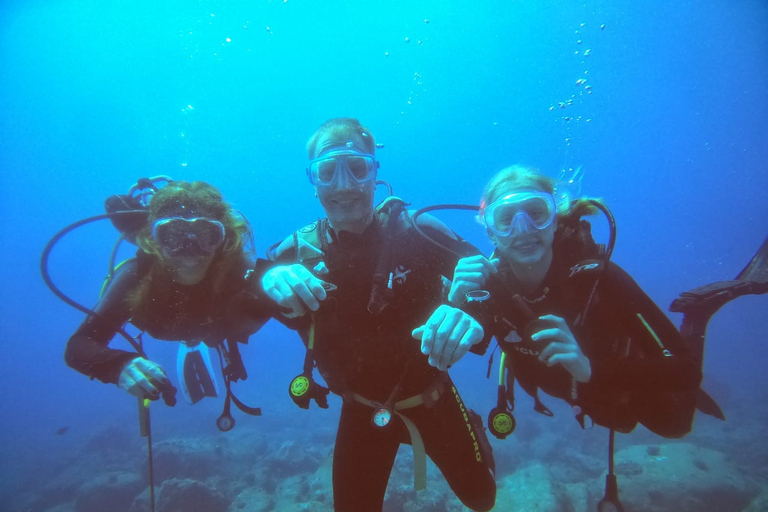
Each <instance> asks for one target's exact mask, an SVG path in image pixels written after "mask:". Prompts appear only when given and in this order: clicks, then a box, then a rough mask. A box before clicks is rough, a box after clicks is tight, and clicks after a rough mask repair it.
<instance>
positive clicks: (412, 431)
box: [350, 380, 444, 491]
mask: <svg viewBox="0 0 768 512" xmlns="http://www.w3.org/2000/svg"><path fill="white" fill-rule="evenodd" d="M441 383H442V380H441ZM443 389H444V388H443V387H442V386H440V385H437V386H430V387H429V388H427V390H426V391H425V392H424V393H420V394H418V395H413V396H411V397H408V398H404V399H403V400H400V401H398V402H395V406H394V409H395V410H394V413H395V414H397V416H398V417H399V418H400V419H401V420H403V423H404V424H405V427H406V428H407V429H408V435H409V436H410V438H411V448H413V490H414V491H423V490H424V489H426V488H427V451H426V449H425V448H424V441H423V440H422V439H421V434H420V433H419V429H418V427H417V426H416V424H415V423H414V422H413V421H411V420H410V419H409V418H408V417H406V416H405V415H404V414H401V413H400V411H404V410H406V409H411V408H413V407H417V406H419V405H422V404H424V403H425V402H426V401H431V402H433V403H434V402H436V401H437V400H438V399H439V398H440V395H441V394H442V390H443ZM350 396H351V397H352V398H353V399H354V400H355V401H356V402H359V403H361V404H363V405H367V406H368V407H372V408H374V409H375V408H378V407H381V404H380V403H378V402H374V401H373V400H368V399H367V398H365V397H364V396H362V395H358V394H357V393H352V394H351V395H350Z"/></svg>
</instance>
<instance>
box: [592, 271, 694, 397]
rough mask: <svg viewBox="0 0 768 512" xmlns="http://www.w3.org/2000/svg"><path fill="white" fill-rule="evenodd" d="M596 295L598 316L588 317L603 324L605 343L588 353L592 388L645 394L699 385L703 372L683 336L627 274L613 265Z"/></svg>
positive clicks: (599, 328)
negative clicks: (613, 387)
mask: <svg viewBox="0 0 768 512" xmlns="http://www.w3.org/2000/svg"><path fill="white" fill-rule="evenodd" d="M598 296H599V297H600V304H599V305H598V307H596V308H595V311H594V313H595V316H594V317H592V318H591V319H590V318H588V319H587V322H591V323H594V322H601V323H602V325H597V326H596V329H595V331H594V332H596V333H601V334H598V336H599V337H600V338H601V339H596V340H592V343H591V344H590V347H591V349H590V350H589V352H590V353H589V354H587V355H588V357H589V358H590V361H591V363H592V379H591V380H590V384H591V386H592V387H597V388H600V387H603V386H621V387H625V388H626V389H632V390H635V391H637V392H642V393H652V392H654V391H658V392H678V391H690V390H695V389H697V388H698V387H699V384H700V382H701V368H700V366H699V365H698V364H697V363H696V361H695V359H694V357H693V356H692V354H691V353H690V351H689V350H688V348H687V347H686V345H685V343H684V340H683V338H682V336H681V335H680V332H679V331H678V330H677V328H676V327H675V326H674V325H673V324H672V322H671V321H670V320H669V318H667V316H666V315H665V314H664V313H663V312H662V311H661V310H660V309H659V308H658V307H657V306H656V304H655V303H654V302H653V301H652V300H651V299H650V298H649V297H648V296H647V295H646V294H645V292H643V290H642V289H640V287H639V286H638V285H637V283H635V281H634V280H633V279H632V278H631V277H630V276H629V274H627V273H626V272H625V271H624V270H623V269H621V268H620V267H618V266H616V265H613V264H611V265H610V266H609V267H608V269H607V271H606V274H604V275H603V276H602V277H601V278H600V284H599V286H598ZM591 314H592V312H590V313H589V315H591ZM606 343H613V344H615V345H620V346H613V347H606V346H605V344H606ZM621 353H624V354H626V357H621V356H620V355H619V354H621Z"/></svg>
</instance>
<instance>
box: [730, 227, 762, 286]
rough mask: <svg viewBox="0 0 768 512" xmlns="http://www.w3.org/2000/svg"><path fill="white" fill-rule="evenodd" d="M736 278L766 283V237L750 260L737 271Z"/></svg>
mask: <svg viewBox="0 0 768 512" xmlns="http://www.w3.org/2000/svg"><path fill="white" fill-rule="evenodd" d="M736 279H737V280H739V281H750V282H753V283H763V284H765V283H768V237H765V241H764V242H763V245H761V246H760V249H758V250H757V252H756V253H755V255H754V256H753V257H752V261H750V262H749V263H748V264H747V266H746V267H744V270H742V271H741V272H739V275H737V276H736ZM762 293H765V291H763V292H762Z"/></svg>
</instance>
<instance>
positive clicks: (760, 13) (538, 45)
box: [0, 0, 768, 512]
mask: <svg viewBox="0 0 768 512" xmlns="http://www.w3.org/2000/svg"><path fill="white" fill-rule="evenodd" d="M338 116H351V117H357V118H359V119H360V120H361V122H362V123H363V124H364V125H365V126H367V127H368V128H369V129H370V130H371V132H372V133H373V134H374V136H375V138H376V141H377V142H379V143H382V144H384V145H385V147H384V148H383V149H381V150H379V151H378V153H377V156H378V158H379V160H380V162H381V169H380V172H379V178H380V179H384V180H387V181H388V182H389V183H390V184H391V185H392V186H393V188H394V192H395V194H397V195H399V196H400V197H402V198H404V199H405V200H406V201H408V202H410V203H411V204H412V207H413V208H420V207H422V206H427V205H432V204H438V203H464V204H477V203H478V201H479V198H480V194H481V192H482V188H483V186H484V184H485V182H486V181H487V180H488V178H490V176H492V175H493V174H494V173H495V172H496V171H498V170H499V169H501V168H502V167H505V166H507V165H510V164H513V163H522V164H527V165H532V166H535V167H538V168H540V169H542V170H544V171H546V172H547V173H548V174H550V175H552V176H554V177H558V176H561V174H562V175H563V176H564V179H565V180H570V181H572V183H571V184H570V189H571V192H572V194H585V195H590V196H597V197H602V198H604V199H605V201H606V202H607V204H608V205H609V207H610V208H611V209H612V211H613V214H614V215H615V217H616V221H617V225H618V236H617V244H616V249H615V251H614V254H613V260H614V261H615V262H617V263H618V264H620V265H621V266H623V267H624V268H625V269H627V270H628V271H629V272H630V273H631V274H632V275H633V277H634V278H635V279H636V280H637V282H638V283H639V284H640V285H641V286H642V287H643V288H644V289H645V291H646V292H647V293H648V294H649V295H650V296H651V297H652V298H653V299H654V300H655V301H656V302H657V304H659V306H660V307H661V308H662V309H664V310H665V311H666V310H667V307H668V305H669V304H670V302H671V301H672V300H673V299H674V298H675V297H677V295H678V294H679V293H680V292H683V291H685V290H688V289H691V288H693V287H696V286H700V285H704V284H707V283H710V282H713V281H720V280H728V279H732V278H733V277H734V276H736V274H738V273H739V271H740V270H741V269H742V268H743V267H744V266H745V265H746V264H747V262H748V261H749V260H750V258H751V257H752V255H753V254H754V252H755V250H757V248H758V247H759V246H760V244H761V243H762V242H763V240H764V239H765V237H766V235H768V164H767V163H766V162H768V3H766V2H765V1H764V0H710V1H703V0H701V1H699V0H686V1H678V2H664V1H661V0H650V1H645V2H631V1H628V0H604V1H599V0H582V1H578V2H577V1H570V0H540V1H534V0H526V1H511V0H507V1H492V0H485V1H479V2H456V1H436V0H428V1H427V0H424V1H406V0H392V1H370V2H355V1H351V0H347V1H331V0H328V1H325V0H315V1H310V0H285V1H284V0H280V1H277V0H275V1H266V0H259V1H257V0H252V1H206V0H201V1H189V2H182V1H178V0H173V1H171V0H166V1H163V0H153V1H146V0H133V1H126V0H114V1H109V2H101V1H96V0H79V1H75V0H59V1H56V0H3V2H2V3H1V4H0V185H1V186H2V201H1V202H0V212H2V218H3V222H2V227H1V228H0V244H1V247H2V251H0V283H2V286H1V287H0V308H1V309H0V328H1V329H2V330H1V331H0V337H1V338H2V347H3V352H2V357H0V404H2V412H1V413H0V510H3V511H9V512H11V511H12V512H17V511H18V512H52V511H56V512H72V511H77V512H91V511H93V512H96V511H99V510H103V511H115V512H123V511H128V510H131V511H132V512H138V511H139V510H148V508H147V505H146V487H147V483H146V470H147V463H146V444H145V440H144V439H143V438H140V437H139V432H138V419H137V412H136V409H137V406H136V400H135V399H134V398H133V397H131V396H129V395H128V394H126V393H124V392H123V391H121V390H119V389H118V388H117V387H116V386H112V385H104V384H101V383H100V382H98V381H93V382H91V381H89V380H88V378H86V377H84V376H83V375H80V374H78V373H76V372H75V371H73V370H71V369H69V368H68V367H66V365H65V364H64V361H63V352H64V346H65V344H66V341H67V339H68V338H69V336H70V335H71V334H72V333H73V332H74V330H75V329H76V327H77V326H78V325H79V324H80V322H81V321H82V320H83V315H82V314H81V313H79V312H77V311H75V310H74V309H72V308H70V307H69V306H67V305H65V304H64V303H63V302H61V301H59V300H58V299H57V298H56V297H55V296H54V295H53V294H51V293H50V292H49V291H48V290H47V289H46V287H45V284H44V283H43V281H42V279H41V275H40V255H41V252H42V250H43V248H44V246H45V245H46V243H47V242H48V240H49V239H50V238H51V237H52V236H53V235H54V234H55V233H56V232H57V231H59V230H60V229H62V228H64V227H65V226H66V225H68V224H70V223H73V222H75V221H77V220H80V219H82V218H85V217H89V216H92V215H97V214H100V213H103V201H104V199H105V198H106V197H107V196H109V195H112V194H118V193H125V192H126V191H127V190H128V188H129V187H130V186H131V185H132V184H133V183H134V182H135V181H136V180H137V179H138V178H140V177H144V176H154V175H159V174H166V175H170V176H171V177H173V178H175V179H183V180H198V179H199V180H206V181H209V182H211V183H212V184H214V185H216V186H217V187H219V188H220V189H221V190H222V191H223V193H224V196H225V198H226V199H227V200H229V201H231V202H232V203H233V204H234V205H235V206H236V207H237V208H238V209H239V210H240V211H242V212H243V213H244V214H245V215H246V216H247V217H248V218H249V219H250V221H251V223H252V225H253V228H254V232H255V242H256V247H257V252H258V255H260V256H262V257H263V256H264V254H265V251H266V249H267V248H268V247H269V246H270V245H271V244H272V243H274V242H276V241H278V240H280V239H282V238H283V237H285V236H286V235H288V234H290V233H291V232H292V231H293V230H295V229H297V228H299V227H301V226H303V225H305V224H307V223H309V222H311V221H313V220H315V219H316V218H317V217H319V216H320V215H321V214H322V210H321V208H320V205H319V203H318V202H317V200H316V199H315V198H314V197H313V189H312V187H311V186H310V184H309V183H308V182H307V179H306V176H305V172H304V169H305V167H306V161H307V158H306V151H305V149H304V148H305V143H306V140H307V138H308V137H309V136H310V135H311V134H312V133H313V131H314V130H315V129H316V128H317V126H319V125H320V124H321V123H322V122H323V121H325V120H326V119H328V118H331V117H338ZM563 171H565V172H564V173H563ZM381 197H383V189H382V190H381ZM437 215H438V216H439V217H440V218H441V219H443V220H444V221H445V222H447V223H448V224H449V225H451V227H453V228H454V229H455V230H456V231H457V232H459V233H460V234H461V235H462V236H464V237H465V238H467V239H469V240H470V241H472V242H473V243H475V244H477V245H478V246H479V247H481V248H482V249H483V250H484V251H486V252H489V251H490V246H489V243H488V242H487V240H486V239H485V235H484V233H483V230H482V229H481V228H480V226H479V225H478V224H476V223H475V221H474V219H473V217H472V215H471V214H469V213H467V212H445V213H440V212H438V213H437ZM594 224H595V229H596V236H597V237H598V238H602V241H604V239H605V237H606V229H605V225H604V224H605V223H604V221H602V219H600V218H596V219H595V221H594ZM117 238H118V233H117V231H116V230H115V229H114V228H113V227H112V226H111V224H110V223H109V222H108V221H101V222H99V223H95V224H88V225H86V226H84V227H82V228H79V229H77V230H75V231H74V232H73V233H71V234H70V235H67V236H66V237H65V238H63V239H62V240H61V241H60V242H59V243H58V244H57V245H56V247H55V248H54V249H53V252H52V254H51V259H50V262H49V263H50V266H49V271H50V274H51V277H52V279H53V280H54V282H55V283H56V284H57V285H58V286H59V287H60V288H61V289H62V290H63V291H64V292H65V293H66V294H68V295H69V296H71V297H72V298H73V299H75V300H77V301H78V302H81V303H83V304H85V305H88V306H91V305H92V304H94V303H95V301H96V299H97V297H98V293H99V289H100V287H101V284H102V281H103V279H104V278H105V276H106V274H107V271H108V262H109V257H110V253H111V251H112V248H113V246H114V244H115V242H116V241H117ZM133 250H135V248H133V247H131V246H129V245H128V244H123V246H121V248H120V256H121V257H128V256H130V255H131V253H132V251H133ZM670 317H671V318H672V319H673V320H674V322H675V323H676V324H679V321H680V316H679V315H674V314H670ZM132 332H135V331H132ZM766 333H768V297H766V296H759V297H754V296H747V297H742V298H739V299H737V300H736V301H734V302H732V303H729V304H728V305H726V306H725V307H724V308H723V309H722V310H721V311H720V312H718V313H717V314H716V315H715V316H714V318H713V319H712V322H711V323H710V327H709V331H708V336H707V351H706V360H705V379H704V384H703V387H704V389H706V390H707V391H708V392H709V393H710V394H711V395H712V396H713V397H714V398H715V399H716V400H717V401H718V402H719V403H720V405H721V406H722V407H723V409H724V411H725V413H726V415H727V417H728V420H727V422H725V423H723V422H720V421H718V420H715V419H713V418H711V417H708V416H704V415H701V414H699V415H697V419H696V421H695V423H694V429H693V432H692V433H691V434H690V435H689V436H687V437H686V438H684V439H681V440H674V441H672V440H664V439H662V438H659V437H657V436H655V435H653V434H651V433H649V432H648V431H647V430H645V429H644V428H643V427H639V428H638V429H637V430H636V431H635V432H634V433H632V434H630V435H619V436H618V437H617V456H616V457H617V458H616V463H617V473H618V474H619V487H620V492H621V496H622V501H624V505H625V508H626V510H628V511H630V510H654V511H655V510H658V511H667V510H670V511H671V510H675V511H678V512H679V511H683V510H687V511H738V510H744V511H750V512H756V511H765V510H768V465H766V461H768V446H766V443H765V439H766V435H768V407H766V401H767V400H768V387H767V386H766V385H768V375H766V359H768V343H766V341H768V340H767V339H766V338H767V334H766ZM113 344H114V345H115V346H120V347H123V348H125V346H124V345H125V342H123V341H122V340H120V339H116V340H115V341H114V342H113ZM145 350H146V351H147V353H148V354H149V356H150V357H151V358H152V359H154V360H156V361H158V362H159V363H160V364H162V365H163V366H164V367H165V368H166V369H167V370H168V371H169V374H170V376H171V379H172V380H173V381H174V382H176V376H175V374H174V372H175V357H176V356H175V354H176V346H175V345H174V344H172V343H164V342H160V341H154V340H151V339H149V338H148V337H145ZM242 352H243V357H244V360H245V364H246V367H247V369H248V372H249V374H250V377H249V379H248V380H247V381H246V382H243V383H238V384H236V389H235V390H236V392H237V393H238V396H239V397H240V398H241V399H242V400H243V401H245V402H246V403H248V404H249V405H257V406H260V407H261V408H262V410H263V412H264V415H263V416H262V417H249V416H245V415H243V414H242V413H240V412H239V411H236V410H233V415H234V416H235V419H236V420H237V426H236V427H235V429H234V430H233V431H231V432H229V433H221V432H219V431H218V430H217V429H216V424H215V420H216V418H217V417H218V415H219V414H220V413H221V406H222V401H221V399H210V398H209V399H205V400H204V401H203V402H201V403H199V404H197V405H195V406H189V405H188V404H186V403H185V402H183V400H180V402H179V404H177V405H176V407H174V408H168V407H166V406H164V405H162V404H161V403H155V404H153V405H152V408H151V413H152V430H153V437H154V447H155V486H156V489H157V492H158V494H159V498H158V505H157V510H160V511H165V512H170V511H174V510H184V511H188V512H190V511H191V512H195V511H198V510H200V511H210V512H215V511H219V510H221V511H227V510H229V511H230V512H235V511H241V512H254V511H268V510H277V511H291V510H297V511H298V510H312V511H315V510H317V511H323V510H332V496H331V491H330V453H331V448H332V445H333V440H334V435H335V429H336V421H337V419H338V413H339V409H340V400H339V399H338V397H333V399H332V400H331V408H330V409H329V410H327V411H324V410H319V409H317V408H312V409H310V410H309V411H304V410H300V409H298V408H297V407H296V406H295V405H294V404H293V403H292V402H291V400H290V399H289V397H288V394H287V387H288V383H289V381H290V380H291V379H292V378H293V377H294V376H295V375H296V374H297V373H299V372H300V371H301V365H302V362H303V357H304V351H303V347H302V345H301V343H300V342H299V340H298V337H297V336H295V335H294V334H293V333H291V332H289V331H287V330H286V329H284V328H283V327H281V326H280V325H279V324H277V323H276V322H274V321H272V322H270V323H269V324H268V325H267V326H266V327H264V328H263V329H262V330H261V331H260V332H258V333H257V334H255V335H254V336H252V337H251V340H250V343H249V345H248V346H246V347H243V349H242ZM497 359H498V358H497ZM487 365H488V356H487V355H486V356H485V357H483V358H479V357H477V356H473V355H469V356H467V357H466V358H465V359H464V360H462V361H461V363H460V364H457V365H456V366H455V367H454V368H453V369H452V370H451V373H452V375H453V376H454V378H455V380H456V381H457V382H458V384H459V389H461V390H462V394H463V396H464V399H465V401H466V402H467V403H468V404H469V405H470V406H471V407H473V408H474V409H476V410H477V411H478V412H480V414H481V415H482V416H483V417H486V415H487V413H488V411H489V410H490V409H491V408H492V407H493V405H494V401H495V383H494V379H493V378H491V379H486V370H487ZM495 368H496V367H495V366H494V373H495V371H496V370H495ZM543 401H544V402H545V404H547V406H549V407H550V408H551V409H552V410H553V411H554V412H555V417H554V418H547V417H544V416H542V415H539V414H537V413H535V412H533V410H532V408H533V403H532V400H531V399H530V397H528V396H527V395H526V394H525V393H523V392H521V391H519V390H518V400H517V408H516V411H515V414H516V417H517V422H518V429H517V431H516V432H515V434H514V435H513V436H511V437H510V438H508V439H507V440H504V441H499V440H496V439H495V438H491V442H492V445H493V448H494V451H495V455H496V462H497V469H498V472H497V479H498V483H499V494H498V498H497V506H496V509H495V510H498V511H529V510H540V511H549V510H552V511H555V510H562V511H573V512H581V511H586V510H596V502H597V501H598V500H599V499H600V498H601V497H602V492H603V489H602V485H603V482H604V478H605V470H606V465H607V462H606V461H607V438H608V435H607V431H606V430H605V429H603V428H600V427H595V428H593V429H590V430H586V431H582V430H581V429H580V428H579V426H578V425H577V423H576V422H575V421H574V420H573V418H572V415H571V412H570V410H569V409H568V408H567V407H565V406H564V405H563V404H561V403H558V402H557V401H556V400H554V399H551V398H549V399H548V397H546V396H545V397H543ZM410 457H411V455H410V450H409V449H407V450H406V449H403V450H401V453H400V455H399V458H398V461H397V463H396V466H395V470H394V472H393V476H392V479H391V481H390V488H389V490H388V494H387V501H386V504H385V510H386V511H397V510H414V511H415V510H424V511H432V510H434V511H442V510H450V511H454V510H455V511H458V510H466V509H463V508H462V507H461V504H460V503H459V502H458V500H456V498H455V497H453V495H452V493H451V492H450V490H449V489H448V487H447V486H446V485H445V483H444V481H443V479H442V477H441V476H440V475H439V473H438V472H437V471H436V470H435V468H434V467H431V468H430V480H429V489H428V490H427V491H424V492H423V493H421V494H419V495H416V494H414V493H413V492H412V491H411V490H410V489H411V478H412V473H411V466H410V464H411V459H410ZM142 493H143V494H142ZM142 497H143V498H142ZM142 499H143V500H144V501H142ZM185 500H186V501H185Z"/></svg>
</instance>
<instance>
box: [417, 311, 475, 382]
mask: <svg viewBox="0 0 768 512" xmlns="http://www.w3.org/2000/svg"><path fill="white" fill-rule="evenodd" d="M484 334H485V333H484V331H483V328H482V327H481V326H480V324H479V323H477V321H475V319H474V318H472V317H471V316H469V315H468V314H466V313H465V312H463V311H462V310H460V309H456V308H452V307H451V306H446V305H442V306H440V307H439V308H437V309H436V310H435V312H434V313H432V316H430V317H429V320H427V323H426V324H424V325H422V326H421V327H418V328H416V329H414V330H413V332H412V333H411V336H413V337H414V338H416V339H417V340H421V353H422V354H424V355H427V356H429V364H430V365H432V366H434V367H435V368H437V369H438V370H441V371H445V370H447V369H448V366H450V365H452V364H454V363H455V362H456V361H458V360H459V359H461V358H462V357H463V356H464V354H466V353H467V352H468V351H469V349H470V347H471V346H472V345H474V344H475V343H478V342H480V341H481V340H482V339H483V335H484Z"/></svg>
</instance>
